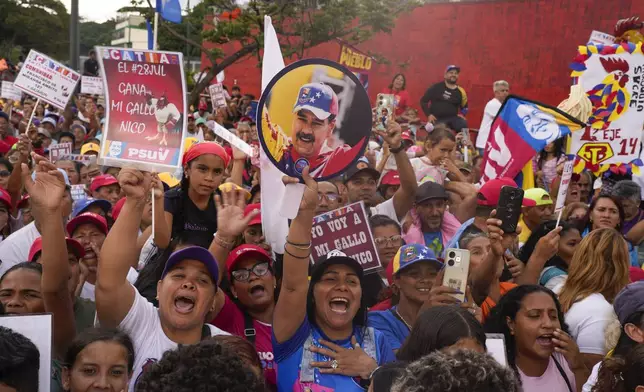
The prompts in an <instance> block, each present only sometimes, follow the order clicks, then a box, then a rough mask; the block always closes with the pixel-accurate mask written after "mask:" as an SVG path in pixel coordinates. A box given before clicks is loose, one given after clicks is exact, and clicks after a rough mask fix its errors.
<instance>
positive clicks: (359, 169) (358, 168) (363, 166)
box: [342, 157, 380, 183]
mask: <svg viewBox="0 0 644 392" xmlns="http://www.w3.org/2000/svg"><path fill="white" fill-rule="evenodd" d="M358 173H367V174H369V175H370V176H371V177H373V178H374V179H375V180H376V181H378V179H379V178H380V172H379V171H378V170H376V169H374V168H372V167H371V166H369V161H368V160H367V158H365V157H360V159H358V160H357V161H356V162H355V163H353V164H352V165H351V166H349V169H347V171H346V172H345V173H344V176H343V177H342V180H343V182H344V183H347V182H348V181H349V180H350V179H351V178H352V177H353V176H355V175H356V174H358Z"/></svg>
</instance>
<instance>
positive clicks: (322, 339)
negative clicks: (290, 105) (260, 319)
mask: <svg viewBox="0 0 644 392" xmlns="http://www.w3.org/2000/svg"><path fill="white" fill-rule="evenodd" d="M302 176H303V178H304V182H305V184H306V189H305V190H304V196H303V198H302V202H301V204H300V208H299V212H298V215H297V217H296V218H295V219H294V220H293V221H292V223H291V226H290V228H289V233H288V237H287V241H286V247H285V250H284V251H285V254H284V276H283V280H282V288H281V292H280V296H279V299H278V301H277V305H276V306H275V313H274V317H273V349H274V350H275V360H276V362H277V366H278V368H279V372H278V380H277V382H278V390H280V391H307V390H327V389H329V390H331V389H333V390H337V391H346V392H351V391H356V392H357V391H363V390H364V389H366V388H367V387H368V386H369V379H370V376H371V374H372V372H373V371H374V370H375V369H376V367H378V365H381V364H383V363H386V362H389V361H391V360H393V359H394V356H393V351H392V350H391V347H390V346H389V344H388V342H387V340H386V338H385V336H384V335H383V334H382V333H381V332H379V331H376V330H374V329H373V328H368V327H366V321H367V320H366V318H367V309H366V306H365V303H364V300H363V298H362V282H363V274H362V268H361V266H360V264H359V263H358V262H357V261H355V260H354V259H352V258H350V257H347V256H346V255H344V253H342V252H340V251H338V250H332V251H331V252H329V253H328V254H327V255H326V256H325V257H324V259H321V260H317V261H316V263H315V266H314V268H313V270H312V272H311V280H310V282H309V280H308V279H307V275H308V269H309V263H308V259H309V257H310V254H311V226H312V222H313V217H314V216H315V209H316V208H317V203H318V190H317V183H316V182H315V181H314V180H313V179H312V178H311V176H310V175H309V169H308V167H306V168H305V169H304V172H303V174H302ZM285 182H287V183H298V182H299V180H298V179H297V178H287V179H285Z"/></svg>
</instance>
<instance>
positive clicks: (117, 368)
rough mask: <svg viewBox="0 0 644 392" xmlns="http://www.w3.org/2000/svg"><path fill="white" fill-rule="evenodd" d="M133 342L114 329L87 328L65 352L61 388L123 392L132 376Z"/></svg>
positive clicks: (77, 391)
mask: <svg viewBox="0 0 644 392" xmlns="http://www.w3.org/2000/svg"><path fill="white" fill-rule="evenodd" d="M133 366H134V345H133V344H132V341H131V340H130V338H129V337H128V336H127V335H126V334H125V333H123V332H121V331H119V330H116V329H88V330H86V331H85V332H83V333H81V334H80V335H78V336H77V337H76V339H74V341H73V342H72V344H71V345H70V347H69V349H68V350H67V354H66V355H65V367H64V368H63V388H64V390H65V391H69V392H85V391H90V390H95V389H96V390H99V389H100V390H110V391H113V392H119V391H124V390H126V389H127V387H128V383H129V381H130V378H131V376H132V368H133Z"/></svg>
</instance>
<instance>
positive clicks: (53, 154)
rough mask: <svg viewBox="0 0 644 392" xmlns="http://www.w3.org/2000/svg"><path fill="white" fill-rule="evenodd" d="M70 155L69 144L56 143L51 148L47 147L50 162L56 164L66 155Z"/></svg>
mask: <svg viewBox="0 0 644 392" xmlns="http://www.w3.org/2000/svg"><path fill="white" fill-rule="evenodd" d="M71 153H72V144H71V143H58V144H55V145H53V146H49V160H50V161H52V162H56V161H58V160H60V159H62V157H64V156H66V155H71Z"/></svg>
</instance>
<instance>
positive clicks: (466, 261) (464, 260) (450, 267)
mask: <svg viewBox="0 0 644 392" xmlns="http://www.w3.org/2000/svg"><path fill="white" fill-rule="evenodd" d="M445 256H446V257H445V267H444V268H445V275H443V286H447V287H450V288H453V289H457V290H459V291H460V292H461V293H460V294H451V295H452V296H453V297H455V298H457V299H458V300H460V301H461V302H465V289H466V287H467V274H468V273H469V270H470V251H469V250H466V249H452V248H450V249H447V251H446V252H445Z"/></svg>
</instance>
